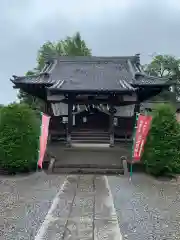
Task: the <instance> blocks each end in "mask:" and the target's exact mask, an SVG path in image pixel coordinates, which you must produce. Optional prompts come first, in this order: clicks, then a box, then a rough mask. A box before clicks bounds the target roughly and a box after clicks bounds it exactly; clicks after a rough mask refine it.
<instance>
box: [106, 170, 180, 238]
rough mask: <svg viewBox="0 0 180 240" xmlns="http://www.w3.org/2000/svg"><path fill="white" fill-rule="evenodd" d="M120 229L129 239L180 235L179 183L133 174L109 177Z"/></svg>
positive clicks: (175, 236)
mask: <svg viewBox="0 0 180 240" xmlns="http://www.w3.org/2000/svg"><path fill="white" fill-rule="evenodd" d="M108 180H109V185H110V187H111V192H112V194H113V198H114V205H115V208H116V212H117V216H118V220H119V225H120V229H121V233H122V235H123V237H124V239H129V240H136V239H138V240H146V239H147V240H170V239H171V240H175V239H180V183H179V184H178V183H175V182H174V183H172V182H162V181H157V180H155V179H153V178H151V177H149V176H147V175H144V174H134V176H133V179H132V182H131V183H130V182H129V181H128V179H127V178H125V177H123V176H119V177H108Z"/></svg>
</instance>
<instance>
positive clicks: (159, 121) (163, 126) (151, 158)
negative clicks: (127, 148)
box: [142, 104, 180, 176]
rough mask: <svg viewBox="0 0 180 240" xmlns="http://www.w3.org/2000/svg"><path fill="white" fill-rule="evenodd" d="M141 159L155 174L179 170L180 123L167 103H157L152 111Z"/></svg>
mask: <svg viewBox="0 0 180 240" xmlns="http://www.w3.org/2000/svg"><path fill="white" fill-rule="evenodd" d="M142 161H143V163H144V164H145V168H146V170H147V172H149V173H151V174H153V175H156V176H159V175H169V174H172V173H178V172H180V125H179V123H178V122H177V120H176V116H175V110H174V108H173V107H172V106H171V105H169V104H158V106H156V108H155V111H154V112H153V120H152V125H151V130H150V133H149V135H148V137H147V142H146V144H145V148H144V153H143V156H142Z"/></svg>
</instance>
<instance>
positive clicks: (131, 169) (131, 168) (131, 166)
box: [129, 113, 139, 181]
mask: <svg viewBox="0 0 180 240" xmlns="http://www.w3.org/2000/svg"><path fill="white" fill-rule="evenodd" d="M135 114H136V118H135V119H136V120H135V124H134V130H133V145H132V157H131V165H130V175H129V181H131V180H132V174H133V153H134V144H135V138H136V129H137V121H138V118H139V113H135Z"/></svg>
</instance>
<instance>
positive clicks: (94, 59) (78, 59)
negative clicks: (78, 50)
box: [47, 54, 139, 63]
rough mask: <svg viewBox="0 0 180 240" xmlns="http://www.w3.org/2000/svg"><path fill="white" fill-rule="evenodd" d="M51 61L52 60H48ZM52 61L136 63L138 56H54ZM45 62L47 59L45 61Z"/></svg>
mask: <svg viewBox="0 0 180 240" xmlns="http://www.w3.org/2000/svg"><path fill="white" fill-rule="evenodd" d="M49 60H51V61H52V58H51V59H49ZM53 60H58V62H86V61H87V62H101V61H102V62H104V61H105V62H111V61H112V62H114V61H115V62H118V61H121V62H122V61H127V60H130V61H132V62H134V63H136V62H138V60H139V56H138V55H137V54H136V55H134V56H133V55H132V56H58V57H57V56H56V57H54V58H53ZM47 62H49V61H48V59H47Z"/></svg>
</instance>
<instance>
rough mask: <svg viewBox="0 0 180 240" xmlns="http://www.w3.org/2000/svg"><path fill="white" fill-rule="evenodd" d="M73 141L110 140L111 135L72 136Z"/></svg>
mask: <svg viewBox="0 0 180 240" xmlns="http://www.w3.org/2000/svg"><path fill="white" fill-rule="evenodd" d="M71 138H72V139H75V138H76V139H109V138H110V137H109V135H103V136H100V135H71Z"/></svg>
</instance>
